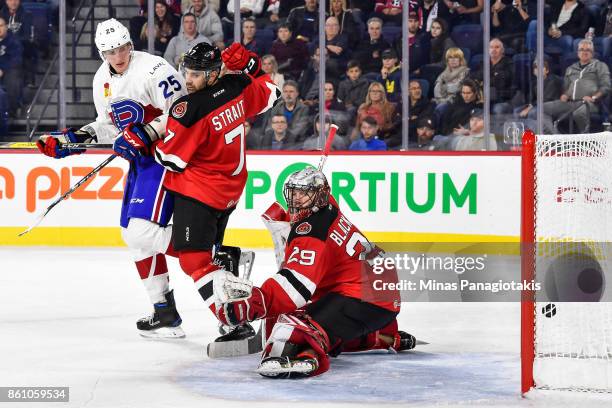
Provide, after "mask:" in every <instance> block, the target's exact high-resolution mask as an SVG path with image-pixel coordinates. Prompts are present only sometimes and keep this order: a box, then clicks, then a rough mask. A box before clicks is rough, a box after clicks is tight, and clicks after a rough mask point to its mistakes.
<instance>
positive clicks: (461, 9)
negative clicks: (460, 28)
mask: <svg viewBox="0 0 612 408" xmlns="http://www.w3.org/2000/svg"><path fill="white" fill-rule="evenodd" d="M444 6H445V7H446V8H447V9H448V12H449V16H450V21H449V23H450V25H451V26H452V27H454V26H456V25H460V24H480V13H481V12H482V9H483V7H484V0H444ZM444 12H446V11H444Z"/></svg>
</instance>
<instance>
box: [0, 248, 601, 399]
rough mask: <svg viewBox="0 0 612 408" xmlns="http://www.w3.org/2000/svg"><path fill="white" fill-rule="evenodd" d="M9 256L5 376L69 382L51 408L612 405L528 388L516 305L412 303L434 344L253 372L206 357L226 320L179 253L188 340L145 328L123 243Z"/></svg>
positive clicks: (257, 273) (2, 320) (144, 308)
mask: <svg viewBox="0 0 612 408" xmlns="http://www.w3.org/2000/svg"><path fill="white" fill-rule="evenodd" d="M273 258H274V256H273V254H272V252H271V251H261V250H257V258H256V260H255V268H254V272H253V278H254V280H255V281H256V283H258V282H261V281H263V279H265V278H266V277H267V276H268V275H269V274H271V273H273V272H274V259H273ZM0 259H1V261H0V288H1V289H2V290H1V292H0V299H1V300H0V386H69V387H70V403H69V404H51V406H71V407H180V408H188V407H196V406H197V407H242V408H245V407H246V406H247V405H246V404H247V403H248V407H249V408H251V407H264V406H265V407H276V406H278V407H280V406H283V407H284V406H287V402H289V401H295V402H299V403H297V404H294V403H292V404H291V406H292V407H298V408H300V407H305V406H307V405H308V406H311V405H313V402H316V403H318V404H316V405H317V406H321V405H323V406H331V405H333V406H334V407H339V406H346V407H349V406H350V407H355V406H381V405H382V404H383V403H387V404H388V403H391V404H393V406H396V405H407V406H419V407H420V406H457V405H458V406H473V405H478V406H508V407H511V406H517V405H520V406H559V405H566V406H576V405H580V406H581V407H584V406H588V405H592V406H612V400H611V399H610V396H601V395H600V396H594V397H591V396H587V395H585V394H581V393H573V394H569V395H566V394H560V393H552V394H551V393H545V392H537V393H532V395H530V398H529V399H521V398H520V395H519V390H520V362H519V344H520V343H519V333H520V330H519V311H520V309H519V305H518V304H514V303H495V304H490V303H471V304H468V303H418V304H404V305H403V309H402V313H401V314H400V317H399V323H400V328H401V329H403V330H406V331H408V332H410V333H412V334H414V335H415V336H416V337H417V338H420V339H422V340H424V341H427V342H429V343H430V344H429V345H423V346H419V347H418V348H417V351H415V352H411V353H402V354H399V355H392V354H386V353H365V354H351V355H341V356H339V357H338V358H336V359H333V360H332V365H331V370H330V371H329V372H328V373H326V374H325V375H323V376H321V377H318V378H312V379H307V380H270V379H264V378H261V377H260V376H259V375H257V374H255V373H254V372H253V369H254V368H255V367H256V366H257V362H258V358H257V356H255V355H253V356H246V357H240V358H236V359H220V360H209V359H207V358H206V357H205V356H204V355H205V353H204V350H205V345H206V344H207V343H208V342H209V341H211V340H212V339H214V337H216V335H217V324H216V321H215V320H214V318H213V316H212V315H211V314H210V312H209V311H208V310H207V309H205V308H204V306H203V304H202V301H201V299H200V298H199V295H198V294H197V292H196V291H195V290H194V288H193V284H192V282H191V280H190V278H188V277H187V276H186V275H184V274H183V273H182V272H180V268H179V266H178V263H177V262H176V261H175V260H171V261H170V263H169V264H170V269H171V276H172V278H171V281H172V285H173V287H174V288H175V293H176V295H175V297H176V300H177V305H178V307H179V311H180V313H181V315H182V317H183V322H184V323H183V328H184V330H185V332H186V333H187V337H186V338H185V339H181V340H147V339H143V338H141V337H140V336H138V334H137V332H136V328H135V321H136V320H137V319H138V318H140V317H142V316H145V315H147V314H149V313H150V305H149V304H148V298H147V296H146V294H145V292H144V290H143V288H142V284H141V283H140V279H139V278H138V275H137V273H136V271H135V268H134V266H133V263H132V262H131V259H130V255H129V253H128V251H127V250H126V249H108V250H101V249H44V248H43V249H28V248H3V249H0ZM30 405H32V404H30ZM46 405H48V404H44V403H40V404H35V405H34V406H35V407H39V406H46ZM5 406H6V407H9V406H15V407H21V408H23V407H26V406H28V404H27V403H15V404H10V403H1V404H0V407H5Z"/></svg>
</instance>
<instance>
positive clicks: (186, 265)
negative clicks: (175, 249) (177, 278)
mask: <svg viewBox="0 0 612 408" xmlns="http://www.w3.org/2000/svg"><path fill="white" fill-rule="evenodd" d="M179 262H180V264H181V268H183V271H185V273H186V274H187V275H189V276H191V279H193V282H194V283H195V286H196V289H197V290H198V293H199V294H200V296H202V299H203V300H204V304H206V306H208V307H209V308H210V310H211V311H212V312H213V314H214V315H215V316H216V308H215V302H214V297H213V272H215V271H218V270H219V269H220V268H219V267H218V266H217V265H214V264H213V263H212V251H181V252H180V253H179Z"/></svg>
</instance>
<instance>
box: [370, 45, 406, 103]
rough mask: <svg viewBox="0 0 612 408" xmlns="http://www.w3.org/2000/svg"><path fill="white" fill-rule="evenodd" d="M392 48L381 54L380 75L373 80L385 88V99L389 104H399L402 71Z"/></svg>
mask: <svg viewBox="0 0 612 408" xmlns="http://www.w3.org/2000/svg"><path fill="white" fill-rule="evenodd" d="M401 68H402V67H401V66H400V64H399V60H398V58H397V54H396V52H395V50H394V49H393V48H389V49H386V50H384V51H383V52H382V68H381V69H380V74H379V75H378V76H377V77H376V78H375V79H374V80H375V81H376V82H380V83H382V84H383V85H384V86H385V91H386V92H387V99H388V100H390V101H391V102H395V103H397V102H399V101H400V100H401V99H402V90H401V83H402V70H401Z"/></svg>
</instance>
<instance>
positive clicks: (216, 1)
mask: <svg viewBox="0 0 612 408" xmlns="http://www.w3.org/2000/svg"><path fill="white" fill-rule="evenodd" d="M206 4H207V5H208V6H210V7H211V8H212V9H213V11H214V12H215V13H217V14H219V10H221V0H208V1H207V2H206ZM191 6H193V1H192V0H181V13H182V14H185V13H186V12H188V11H189V9H190V8H191Z"/></svg>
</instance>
